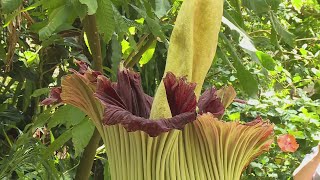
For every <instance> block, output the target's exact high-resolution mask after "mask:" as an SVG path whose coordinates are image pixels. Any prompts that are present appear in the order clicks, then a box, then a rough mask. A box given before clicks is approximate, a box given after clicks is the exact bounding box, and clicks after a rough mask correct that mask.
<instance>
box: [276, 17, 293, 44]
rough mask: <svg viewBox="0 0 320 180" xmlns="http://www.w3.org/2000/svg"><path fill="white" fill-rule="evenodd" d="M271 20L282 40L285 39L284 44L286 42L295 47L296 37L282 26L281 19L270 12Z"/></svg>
mask: <svg viewBox="0 0 320 180" xmlns="http://www.w3.org/2000/svg"><path fill="white" fill-rule="evenodd" d="M270 20H271V23H272V26H273V28H274V30H275V31H276V32H277V34H278V35H279V36H280V37H281V38H283V40H284V42H286V43H287V44H288V45H290V46H291V47H294V42H295V36H294V35H293V34H292V33H291V32H289V31H288V30H287V29H286V28H284V27H283V26H282V24H281V23H280V21H279V19H278V18H277V16H276V15H275V14H274V13H273V12H270Z"/></svg>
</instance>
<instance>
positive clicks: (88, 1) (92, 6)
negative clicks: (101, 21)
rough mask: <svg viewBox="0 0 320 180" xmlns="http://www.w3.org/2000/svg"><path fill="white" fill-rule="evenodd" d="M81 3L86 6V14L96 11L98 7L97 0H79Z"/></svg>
mask: <svg viewBox="0 0 320 180" xmlns="http://www.w3.org/2000/svg"><path fill="white" fill-rule="evenodd" d="M79 1H80V3H81V4H85V5H87V7H88V15H92V14H94V13H96V11H97V9H98V2H97V0H79Z"/></svg>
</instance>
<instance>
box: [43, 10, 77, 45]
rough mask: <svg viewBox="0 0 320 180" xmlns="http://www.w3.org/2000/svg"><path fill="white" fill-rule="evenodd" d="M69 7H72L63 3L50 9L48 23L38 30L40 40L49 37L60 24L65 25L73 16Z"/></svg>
mask: <svg viewBox="0 0 320 180" xmlns="http://www.w3.org/2000/svg"><path fill="white" fill-rule="evenodd" d="M70 9H72V8H71V7H69V6H66V5H64V6H60V7H58V8H57V9H55V10H53V11H52V13H51V14H50V15H49V22H48V24H47V25H46V26H45V27H44V28H42V29H40V31H39V36H40V40H44V39H47V38H49V37H50V36H51V35H52V34H53V33H54V32H55V31H56V30H57V29H58V28H59V27H60V26H62V25H65V22H67V21H68V20H69V18H71V17H72V16H74V13H73V11H72V10H70Z"/></svg>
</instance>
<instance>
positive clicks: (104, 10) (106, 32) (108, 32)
mask: <svg viewBox="0 0 320 180" xmlns="http://www.w3.org/2000/svg"><path fill="white" fill-rule="evenodd" d="M97 2H98V9H97V13H96V17H97V25H98V30H99V32H100V33H101V35H102V37H103V40H104V41H105V42H106V43H108V42H109V41H110V39H111V37H112V34H113V32H114V30H115V20H114V16H113V9H112V3H111V1H110V0H97Z"/></svg>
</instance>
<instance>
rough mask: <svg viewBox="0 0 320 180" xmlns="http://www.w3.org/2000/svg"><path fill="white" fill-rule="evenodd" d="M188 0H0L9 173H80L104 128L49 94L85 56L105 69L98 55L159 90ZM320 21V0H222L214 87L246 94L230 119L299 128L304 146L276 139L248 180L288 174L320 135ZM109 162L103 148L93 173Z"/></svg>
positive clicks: (0, 83)
mask: <svg viewBox="0 0 320 180" xmlns="http://www.w3.org/2000/svg"><path fill="white" fill-rule="evenodd" d="M181 4H182V1H181V0H151V1H145V0H135V1H130V0H90V1H88V0H67V1H65V0H28V1H22V0H1V34H0V36H1V39H0V60H1V61H0V66H1V70H0V75H1V76H0V92H1V94H0V102H1V104H0V179H3V178H6V179H16V178H19V177H20V178H21V177H27V178H30V179H32V178H36V179H37V178H43V179H48V178H52V179H56V178H58V177H64V178H66V179H68V178H71V179H72V178H75V176H76V174H77V167H78V165H79V164H80V163H81V161H83V159H84V158H83V157H84V155H85V153H84V152H83V149H84V148H86V146H87V145H88V143H89V141H90V138H91V137H92V135H93V134H94V129H95V128H94V126H93V124H92V123H91V122H90V121H88V120H87V118H88V117H86V115H85V114H84V113H83V112H81V111H80V110H79V109H77V108H74V107H72V106H70V105H65V106H59V107H58V106H40V102H41V100H43V99H44V98H45V97H47V95H48V93H49V91H50V88H51V87H54V86H59V85H60V84H61V77H62V76H63V75H66V74H68V73H69V71H68V69H69V68H73V69H78V67H77V66H76V65H75V64H74V60H75V59H77V60H81V61H85V62H87V63H89V64H92V66H93V67H97V66H98V65H97V64H94V63H93V62H97V61H95V58H97V57H101V58H102V59H103V71H104V73H105V74H106V75H107V76H108V77H110V78H111V79H116V76H115V75H116V73H117V68H118V65H119V63H120V61H121V60H124V61H125V64H126V66H127V67H132V68H134V69H135V70H136V71H138V72H140V74H141V77H142V81H143V82H142V84H143V88H144V90H145V92H147V93H148V94H149V95H151V96H153V95H154V94H155V89H156V87H157V86H158V84H159V82H160V80H161V78H162V75H163V72H164V66H165V63H166V54H167V49H168V45H169V40H170V39H169V37H170V34H171V31H172V29H173V26H174V22H175V18H176V16H177V13H178V11H179V8H180V6H181ZM319 17H320V2H319V0H318V1H316V0H255V1H252V0H226V1H225V3H224V17H223V19H222V28H221V31H220V34H219V44H218V49H217V54H216V57H215V61H214V63H213V65H212V67H211V69H210V72H209V74H208V75H207V77H206V81H205V85H204V88H205V87H209V86H212V85H214V86H216V87H221V86H223V85H225V84H230V85H232V86H233V87H234V88H235V89H236V91H237V93H238V95H237V98H238V100H237V102H234V103H233V104H232V105H231V107H230V108H229V109H228V111H227V113H226V115H225V116H224V117H223V119H224V120H226V121H235V120H241V121H248V120H251V119H253V118H255V117H257V116H261V117H263V118H264V119H269V120H270V121H271V122H272V123H274V124H275V125H276V127H275V135H276V137H277V136H278V135H281V134H286V133H289V134H292V135H294V136H295V137H296V138H297V140H298V143H299V144H300V147H299V149H298V151H296V152H294V153H284V152H282V151H281V150H280V148H279V147H278V146H277V145H276V143H274V144H273V145H272V148H271V149H270V152H268V153H265V154H263V155H261V156H259V158H257V159H256V160H255V161H254V162H252V163H251V164H250V165H249V166H248V168H247V169H246V170H245V173H244V174H243V179H257V177H258V178H260V179H269V178H275V179H288V178H290V177H291V176H292V172H293V170H294V169H295V168H296V167H297V166H298V165H299V163H300V162H301V160H302V159H303V157H304V155H305V154H306V153H309V152H310V150H311V148H312V147H314V146H315V145H316V144H318V142H319V140H320V134H319V133H320V132H319V131H318V128H319V126H320V118H319V114H320V101H319V97H320V43H319V42H320V21H319ZM95 28H97V30H98V31H99V34H100V36H96V34H94V32H95ZM99 52H101V54H99ZM98 140H99V139H98ZM275 142H276V139H275ZM89 145H90V143H89ZM100 145H101V146H102V143H101V142H100ZM107 159H108V158H107V154H105V152H104V148H103V147H99V148H98V149H97V151H96V155H95V161H94V165H93V168H92V173H91V176H92V178H95V179H100V178H102V176H104V179H108V178H109V175H108V160H107Z"/></svg>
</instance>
